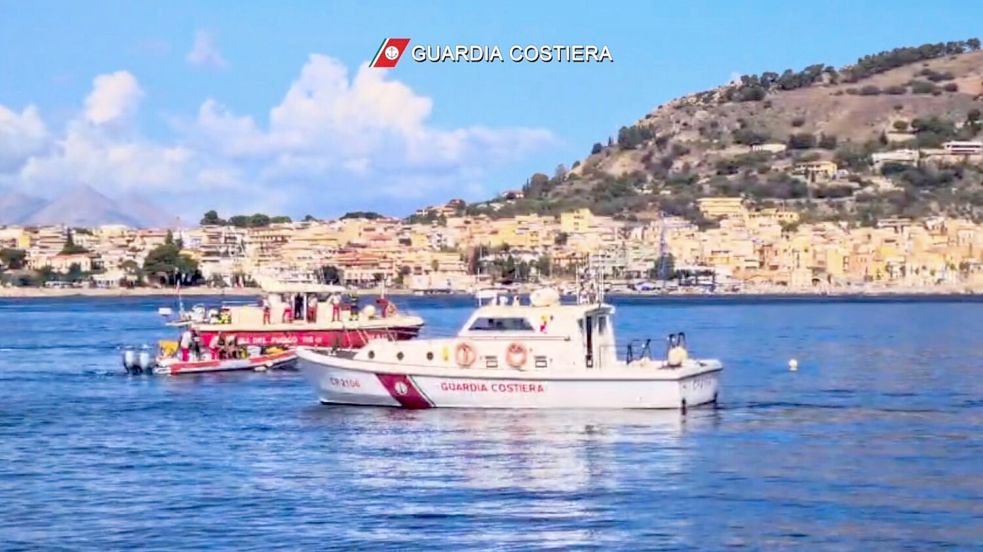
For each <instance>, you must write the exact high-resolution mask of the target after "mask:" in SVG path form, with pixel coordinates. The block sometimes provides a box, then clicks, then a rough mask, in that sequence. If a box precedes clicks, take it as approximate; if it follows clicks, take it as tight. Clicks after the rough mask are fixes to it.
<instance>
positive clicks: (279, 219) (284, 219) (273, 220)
mask: <svg viewBox="0 0 983 552" xmlns="http://www.w3.org/2000/svg"><path fill="white" fill-rule="evenodd" d="M291 222H293V219H291V218H290V217H288V216H286V215H277V216H275V217H270V224H288V223H291Z"/></svg>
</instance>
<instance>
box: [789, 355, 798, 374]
mask: <svg viewBox="0 0 983 552" xmlns="http://www.w3.org/2000/svg"><path fill="white" fill-rule="evenodd" d="M788 369H789V370H790V371H792V372H795V371H796V370H798V369H799V361H797V360H795V359H794V358H793V359H791V360H789V361H788Z"/></svg>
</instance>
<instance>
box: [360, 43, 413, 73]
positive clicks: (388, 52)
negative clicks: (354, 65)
mask: <svg viewBox="0 0 983 552" xmlns="http://www.w3.org/2000/svg"><path fill="white" fill-rule="evenodd" d="M409 44H410V39H408V38H387V39H385V40H383V41H382V44H381V45H380V46H379V50H378V51H377V52H376V53H375V57H374V58H372V63H370V64H369V67H378V68H381V69H392V68H393V67H396V64H397V63H399V58H401V57H403V52H405V51H406V47H407V46H409Z"/></svg>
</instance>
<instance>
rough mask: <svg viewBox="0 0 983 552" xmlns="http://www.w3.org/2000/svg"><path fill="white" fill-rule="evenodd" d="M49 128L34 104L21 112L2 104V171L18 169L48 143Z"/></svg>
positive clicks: (0, 110)
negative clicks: (18, 112)
mask: <svg viewBox="0 0 983 552" xmlns="http://www.w3.org/2000/svg"><path fill="white" fill-rule="evenodd" d="M47 141H48V129H47V127H46V126H45V124H44V121H42V120H41V115H40V113H38V110H37V108H36V107H34V106H33V105H31V106H28V107H26V108H25V109H24V110H23V111H21V113H20V114H17V113H16V112H15V111H11V110H10V109H7V108H6V107H4V106H2V105H0V173H3V172H5V171H10V170H14V169H17V168H19V167H20V166H21V164H23V163H24V161H26V160H27V159H28V158H30V157H31V156H32V155H35V154H37V153H40V152H41V151H42V150H43V149H44V148H45V147H46V145H47Z"/></svg>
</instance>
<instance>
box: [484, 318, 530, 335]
mask: <svg viewBox="0 0 983 552" xmlns="http://www.w3.org/2000/svg"><path fill="white" fill-rule="evenodd" d="M469 329H470V330H471V331H472V332H475V331H477V332H531V331H533V329H532V325H531V324H529V321H528V320H526V319H525V318H484V317H483V318H478V319H476V320H475V321H474V323H473V324H471V327H470V328H469Z"/></svg>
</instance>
